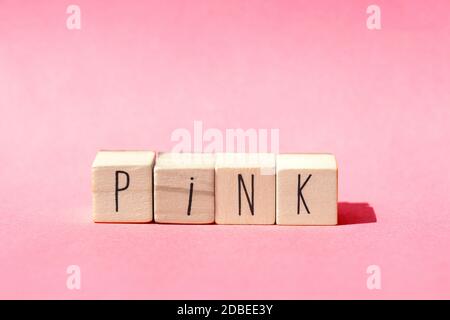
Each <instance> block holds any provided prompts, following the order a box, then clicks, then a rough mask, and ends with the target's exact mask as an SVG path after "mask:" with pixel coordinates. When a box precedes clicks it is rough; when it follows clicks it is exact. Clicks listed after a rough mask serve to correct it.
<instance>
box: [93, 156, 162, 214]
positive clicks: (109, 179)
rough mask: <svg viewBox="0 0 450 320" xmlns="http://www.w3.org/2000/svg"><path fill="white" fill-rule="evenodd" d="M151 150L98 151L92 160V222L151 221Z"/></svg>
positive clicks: (152, 157) (152, 161)
mask: <svg viewBox="0 0 450 320" xmlns="http://www.w3.org/2000/svg"><path fill="white" fill-rule="evenodd" d="M154 161H155V153H154V152H151V151H99V152H98V153H97V156H96V158H95V160H94V163H93V164H92V194H93V216H94V221H95V222H130V223H131V222H135V223H139V222H140V223H144V222H150V221H152V219H153V199H152V186H153V166H154Z"/></svg>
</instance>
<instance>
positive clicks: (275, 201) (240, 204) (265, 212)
mask: <svg viewBox="0 0 450 320" xmlns="http://www.w3.org/2000/svg"><path fill="white" fill-rule="evenodd" d="M92 192H93V217H94V221H95V222H122V223H148V222H151V221H155V222H156V223H179V224H209V223H214V222H215V223H217V224H267V225H269V224H275V223H276V224H281V225H336V224H337V164H336V159H335V157H334V155H331V154H278V155H275V154H270V153H219V154H205V153H159V154H158V156H157V157H156V154H155V152H152V151H100V152H98V153H97V156H96V158H95V161H94V163H93V165H92Z"/></svg>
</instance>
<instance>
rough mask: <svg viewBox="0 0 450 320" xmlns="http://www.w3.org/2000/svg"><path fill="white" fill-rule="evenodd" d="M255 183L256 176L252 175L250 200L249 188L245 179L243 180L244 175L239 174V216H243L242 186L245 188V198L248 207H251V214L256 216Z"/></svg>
mask: <svg viewBox="0 0 450 320" xmlns="http://www.w3.org/2000/svg"><path fill="white" fill-rule="evenodd" d="M254 182H255V175H254V174H252V198H251V199H250V197H249V195H248V192H247V188H246V187H245V183H244V179H243V178H242V174H238V193H239V215H241V184H242V187H244V192H245V196H246V197H247V201H248V205H249V206H250V212H251V213H252V216H253V215H255V203H254Z"/></svg>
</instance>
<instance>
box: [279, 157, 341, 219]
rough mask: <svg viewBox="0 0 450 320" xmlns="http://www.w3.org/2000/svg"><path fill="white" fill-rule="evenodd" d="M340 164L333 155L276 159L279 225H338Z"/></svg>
mask: <svg viewBox="0 0 450 320" xmlns="http://www.w3.org/2000/svg"><path fill="white" fill-rule="evenodd" d="M337 222H338V221H337V164H336V158H335V157H334V155H331V154H280V155H278V156H277V224H283V225H336V224H337Z"/></svg>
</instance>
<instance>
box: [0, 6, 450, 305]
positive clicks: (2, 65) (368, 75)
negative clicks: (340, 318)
mask: <svg viewBox="0 0 450 320" xmlns="http://www.w3.org/2000/svg"><path fill="white" fill-rule="evenodd" d="M371 3H373V2H372V1H370V2H368V1H356V0H355V1H346V2H345V4H344V3H343V2H342V1H323V0H322V1H299V0H295V1H260V0H250V1H235V0H233V1H217V0H213V1H202V0H194V1H165V0H164V1H163V0H160V1H145V2H144V1H124V0H123V1H114V2H112V1H87V0H83V1H81V0H80V1H76V4H78V5H79V6H80V7H81V11H82V29H81V30H79V31H69V30H67V28H66V24H65V21H66V18H67V14H66V13H65V11H66V7H67V5H68V4H69V3H66V2H65V1H18V0H9V1H5V0H3V1H0V110H1V117H0V145H1V156H0V159H1V163H2V166H1V167H0V176H1V183H0V194H1V202H0V298H77V299H78V298H274V299H277V298H287V299H301V298H450V273H449V270H450V255H449V252H450V250H449V245H450V235H449V227H450V218H449V213H450V212H449V211H450V210H449V207H450V196H449V190H450V179H449V178H450V176H449V170H448V168H449V155H450V153H449V149H448V142H449V141H450V125H449V120H450V78H449V77H450V76H449V74H450V58H449V57H450V41H449V36H450V23H449V19H448V17H449V13H450V2H449V1H448V0H435V1H433V3H432V4H430V2H429V1H425V0H420V1H406V0H405V1H400V0H390V1H385V0H383V1H381V0H379V1H375V3H376V4H378V5H379V6H380V7H381V10H382V29H381V30H379V31H369V30H368V29H367V28H366V17H367V14H366V8H367V6H368V5H369V4H371ZM194 120H200V121H203V123H204V126H205V127H209V128H211V127H215V128H219V129H226V128H244V129H246V128H256V129H259V128H267V129H270V128H279V129H280V151H282V152H287V151H290V152H293V151H299V152H311V151H322V152H332V153H335V154H336V156H337V159H338V162H339V169H340V177H339V178H340V180H339V181H340V185H339V198H340V201H341V202H346V203H343V204H340V206H339V207H340V221H341V225H339V226H336V227H279V226H269V227H263V226H261V227H255V226H181V225H180V226H170V225H169V226H166V225H96V224H94V223H92V222H91V217H90V215H91V213H90V206H91V194H90V166H91V162H92V160H93V158H94V155H95V152H96V151H97V150H98V149H105V148H113V149H114V148H117V149H120V148H133V149H136V148H148V149H151V150H169V149H170V148H172V146H173V143H172V142H171V141H170V135H171V132H172V131H173V130H175V129H177V128H188V129H190V128H192V126H193V121H194ZM375 221H376V222H375ZM73 264H74V265H79V266H80V268H81V286H82V287H81V290H68V289H67V287H66V278H67V274H66V268H67V266H68V265H73ZM369 265H379V266H380V268H381V272H382V289H381V290H368V289H367V287H366V279H367V276H368V275H367V274H366V268H367V267H368V266H369Z"/></svg>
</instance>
